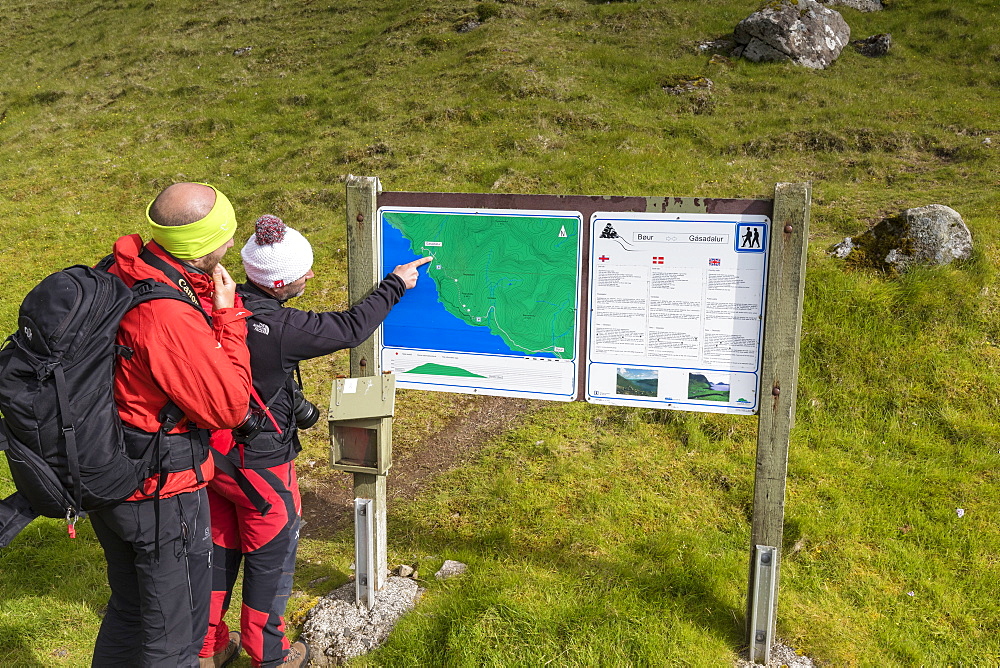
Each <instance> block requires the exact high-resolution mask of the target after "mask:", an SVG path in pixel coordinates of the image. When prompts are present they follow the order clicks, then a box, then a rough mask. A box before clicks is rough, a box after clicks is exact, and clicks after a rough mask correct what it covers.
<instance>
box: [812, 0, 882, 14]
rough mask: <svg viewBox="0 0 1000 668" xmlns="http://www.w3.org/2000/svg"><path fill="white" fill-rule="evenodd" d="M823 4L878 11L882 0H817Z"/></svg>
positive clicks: (864, 10)
mask: <svg viewBox="0 0 1000 668" xmlns="http://www.w3.org/2000/svg"><path fill="white" fill-rule="evenodd" d="M819 1H820V2H822V3H823V4H824V5H840V6H841V7H850V8H851V9H856V10H858V11H859V12H880V11H882V10H883V9H884V7H883V6H882V0H819Z"/></svg>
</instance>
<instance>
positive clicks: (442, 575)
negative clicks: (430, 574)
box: [434, 559, 469, 580]
mask: <svg viewBox="0 0 1000 668" xmlns="http://www.w3.org/2000/svg"><path fill="white" fill-rule="evenodd" d="M468 569H469V567H468V566H466V565H465V564H463V563H462V562H461V561H452V560H451V559H445V561H444V563H443V564H441V569H440V570H439V571H438V572H437V573H435V574H434V577H436V578H437V579H438V580H447V579H448V578H453V577H455V576H456V575H461V574H462V573H464V572H465V571H467V570H468Z"/></svg>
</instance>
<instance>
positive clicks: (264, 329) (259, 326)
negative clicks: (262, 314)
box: [253, 322, 271, 336]
mask: <svg viewBox="0 0 1000 668" xmlns="http://www.w3.org/2000/svg"><path fill="white" fill-rule="evenodd" d="M253 328H254V329H255V330H256V331H257V332H259V333H261V334H263V335H264V336H267V335H268V334H270V333H271V328H270V327H268V326H267V325H265V324H264V323H262V322H255V323H253Z"/></svg>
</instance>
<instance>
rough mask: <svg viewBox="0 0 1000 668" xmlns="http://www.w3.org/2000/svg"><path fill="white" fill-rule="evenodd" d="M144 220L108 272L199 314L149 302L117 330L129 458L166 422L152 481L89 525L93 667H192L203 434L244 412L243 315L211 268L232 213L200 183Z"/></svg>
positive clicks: (199, 620) (206, 469) (203, 538)
mask: <svg viewBox="0 0 1000 668" xmlns="http://www.w3.org/2000/svg"><path fill="white" fill-rule="evenodd" d="M146 217H147V221H148V224H149V226H150V228H151V231H152V240H151V241H149V242H148V243H146V244H145V245H143V242H142V239H141V237H140V235H138V234H132V235H129V236H124V237H121V238H119V239H118V241H117V242H116V243H115V246H114V255H113V257H114V263H113V264H112V265H111V266H109V267H108V271H110V272H111V273H113V274H115V275H117V276H118V277H120V278H121V279H122V280H123V281H124V282H125V284H126V285H128V286H130V287H131V286H132V285H133V284H134V283H135V282H137V281H139V280H142V279H152V280H154V281H158V282H161V283H166V284H168V285H170V286H173V287H175V288H177V289H179V290H181V291H182V292H184V293H185V294H186V295H187V296H188V297H189V298H190V299H191V301H193V302H196V303H197V304H198V305H200V307H201V308H202V309H204V311H205V313H202V312H199V309H197V308H192V305H191V304H186V303H184V302H182V301H179V300H174V299H157V300H154V301H150V302H146V303H143V304H140V305H139V306H137V307H135V308H134V309H132V310H131V311H129V312H128V313H127V314H126V315H125V316H124V317H123V318H122V320H121V324H120V325H119V329H118V337H117V343H118V344H119V345H120V346H124V348H122V349H121V350H123V351H124V354H122V355H120V358H119V361H118V367H117V369H116V372H115V382H114V396H115V403H116V405H117V407H118V412H119V415H120V416H121V419H122V421H123V422H124V429H125V444H126V450H127V451H128V454H129V456H131V457H133V458H135V459H142V458H143V454H144V451H146V449H147V446H149V445H150V444H151V443H152V442H153V436H154V434H155V433H156V432H157V431H158V430H159V429H160V425H161V422H162V419H161V411H165V410H166V409H165V407H168V408H169V407H170V406H171V405H173V406H176V409H177V410H176V413H175V415H174V417H176V418H178V420H179V421H178V422H177V423H176V426H174V427H173V428H172V429H170V430H169V432H168V433H166V435H165V436H163V437H162V440H161V441H160V443H159V447H160V452H159V455H160V457H159V461H158V462H156V461H154V462H153V465H154V467H155V468H154V469H152V470H153V471H154V472H155V473H154V475H151V476H150V477H149V478H147V479H146V480H145V481H144V482H143V484H142V485H141V486H140V488H139V489H138V490H137V491H136V492H135V493H134V494H133V495H132V496H130V497H129V498H128V499H127V500H126V501H124V502H122V503H120V504H119V505H117V506H113V507H112V508H110V509H107V510H100V511H95V512H93V513H91V515H90V517H91V521H92V522H93V526H94V532H95V533H96V534H97V538H98V540H99V541H100V543H101V547H102V548H104V555H105V558H106V559H107V562H108V584H109V585H110V586H111V598H110V600H109V601H108V607H107V613H106V614H105V616H104V620H103V622H102V623H101V629H100V631H99V633H98V635H97V642H96V645H95V647H94V658H93V665H94V666H96V667H100V668H107V667H108V666H144V667H146V668H149V667H152V666H171V667H176V666H185V667H188V666H198V664H199V661H198V651H199V649H200V647H201V642H202V639H203V637H204V633H205V628H206V626H207V624H208V608H209V597H210V592H211V557H212V553H211V552H212V550H211V548H212V545H211V532H210V530H209V517H210V515H209V509H208V495H207V490H206V489H205V486H206V485H207V484H208V482H207V481H208V480H209V479H210V478H211V477H212V474H213V471H214V467H213V462H212V459H211V458H210V457H208V440H209V436H210V434H209V431H208V430H209V429H222V428H232V427H235V426H237V425H239V424H240V423H242V422H243V421H244V420H245V419H246V418H247V414H248V408H249V396H250V360H249V353H248V351H247V347H246V323H245V322H244V320H245V319H246V317H247V315H248V312H247V311H246V310H244V309H242V308H235V307H234V299H235V289H236V284H235V282H234V281H233V279H232V278H231V277H230V276H229V273H228V272H227V271H226V270H225V268H223V267H222V266H221V265H220V264H219V261H220V260H221V259H222V257H223V255H224V254H225V253H226V251H227V250H228V249H229V248H231V247H232V245H233V234H234V232H235V230H236V215H235V213H234V211H233V207H232V205H231V204H230V202H229V200H228V199H227V198H226V196H225V195H224V194H222V193H221V192H219V191H218V190H216V189H215V188H214V187H213V186H210V185H207V184H201V183H176V184H174V185H171V186H169V187H167V188H166V189H164V190H163V192H161V193H160V194H159V195H158V196H157V197H156V198H155V199H154V200H153V201H152V202H150V204H149V206H148V207H147V209H146ZM168 426H169V423H168V424H167V425H164V429H166V428H167V427H168ZM153 458H154V459H155V458H156V456H155V454H154V455H153ZM157 464H158V466H157Z"/></svg>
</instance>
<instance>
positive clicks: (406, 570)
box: [395, 564, 416, 578]
mask: <svg viewBox="0 0 1000 668" xmlns="http://www.w3.org/2000/svg"><path fill="white" fill-rule="evenodd" d="M415 572H416V571H415V570H414V568H413V566H410V565H409V564H400V565H399V566H397V567H396V571H395V575H398V576H399V577H401V578H408V577H412V576H413V574H414V573H415Z"/></svg>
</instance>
